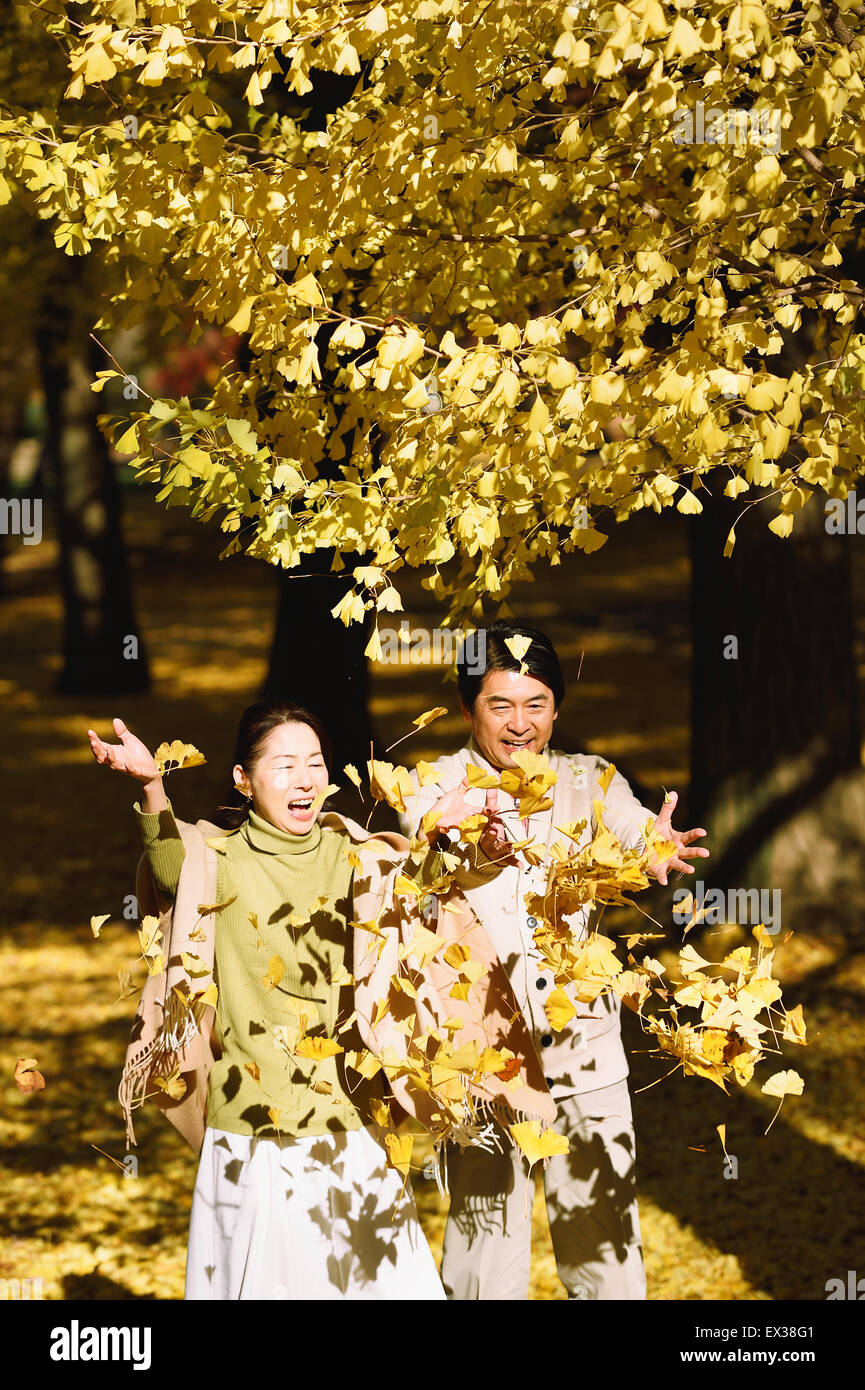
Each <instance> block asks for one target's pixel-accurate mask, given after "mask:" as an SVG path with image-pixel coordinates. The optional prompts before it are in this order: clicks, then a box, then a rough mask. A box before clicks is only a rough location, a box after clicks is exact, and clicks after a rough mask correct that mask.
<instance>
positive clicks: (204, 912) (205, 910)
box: [198, 893, 252, 917]
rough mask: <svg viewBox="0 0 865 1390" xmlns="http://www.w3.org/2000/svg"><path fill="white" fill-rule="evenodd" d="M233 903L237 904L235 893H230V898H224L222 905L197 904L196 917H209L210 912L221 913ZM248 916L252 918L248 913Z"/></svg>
mask: <svg viewBox="0 0 865 1390" xmlns="http://www.w3.org/2000/svg"><path fill="white" fill-rule="evenodd" d="M234 902H237V894H236V893H232V895H231V897H230V898H226V899H225V902H222V903H199V904H198V915H199V917H209V916H210V914H211V912H221V911H222V909H223V908H224V907H230V906H231V904H232V903H234ZM250 916H252V913H250Z"/></svg>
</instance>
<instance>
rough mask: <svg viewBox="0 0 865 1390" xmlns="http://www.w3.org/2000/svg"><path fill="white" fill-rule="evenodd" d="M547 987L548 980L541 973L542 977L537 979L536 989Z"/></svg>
mask: <svg viewBox="0 0 865 1390" xmlns="http://www.w3.org/2000/svg"><path fill="white" fill-rule="evenodd" d="M546 987H547V982H546V979H545V977H544V976H543V975H541V977H540V979H537V980H535V989H546Z"/></svg>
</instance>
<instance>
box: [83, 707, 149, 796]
mask: <svg viewBox="0 0 865 1390" xmlns="http://www.w3.org/2000/svg"><path fill="white" fill-rule="evenodd" d="M114 732H115V733H116V735H117V737H118V738H119V739H120V742H119V743H105V742H104V741H103V740H102V739H101V738H100V737H99V735H98V734H97V733H96V731H95V730H94V729H88V730H87V734H88V737H89V739H90V747H91V749H92V750H93V756H94V758H95V759H96V761H97V762H98V763H107V765H108V766H109V767H111V768H113V769H114V771H115V772H125V773H126V774H127V775H128V776H129V777H134V778H135V780H136V782H142V783H144V785H145V786H146V785H147V783H148V782H157V781H158V780H159V778H160V776H161V774H160V771H159V768H158V767H157V766H156V762H155V760H154V757H153V754H152V753H151V752H150V749H149V748H147V747H145V745H144V744H143V743H142V742H141V739H140V738H136V737H135V735H134V734H133V733H130V731H129V730H128V729H127V727H126V725H125V724H124V722H123V720H122V719H115V720H114Z"/></svg>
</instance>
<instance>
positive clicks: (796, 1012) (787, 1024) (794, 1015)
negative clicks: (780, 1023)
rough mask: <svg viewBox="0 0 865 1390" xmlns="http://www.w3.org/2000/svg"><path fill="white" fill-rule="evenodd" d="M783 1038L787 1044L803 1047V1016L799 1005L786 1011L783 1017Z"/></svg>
mask: <svg viewBox="0 0 865 1390" xmlns="http://www.w3.org/2000/svg"><path fill="white" fill-rule="evenodd" d="M784 1037H785V1038H786V1039H787V1041H788V1042H794V1043H801V1045H802V1046H803V1047H804V1046H805V1016H804V1014H803V1012H802V1005H801V1004H797V1005H796V1007H795V1009H788V1010H787V1013H786V1015H785V1017H784Z"/></svg>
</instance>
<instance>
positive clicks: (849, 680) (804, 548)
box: [689, 494, 865, 933]
mask: <svg viewBox="0 0 865 1390" xmlns="http://www.w3.org/2000/svg"><path fill="white" fill-rule="evenodd" d="M703 497H705V494H703ZM742 510H743V503H742V501H741V500H736V501H731V500H729V499H725V498H718V497H716V498H713V499H712V500H710V501H709V502H708V503H705V502H704V511H703V513H702V515H701V516H698V517H695V518H693V521H692V526H691V565H692V570H691V576H692V577H691V604H692V626H693V681H692V721H691V723H692V741H691V769H692V771H691V794H690V820H689V824H691V825H703V826H705V827H706V829H707V830H708V831H709V839H708V844H709V848H710V850H711V852H712V856H713V857H712V858H711V859H710V860H708V861H706V867H703V865H702V864H700V863H699V861H694V863H695V867H696V872H695V875H694V880H692V882H694V881H696V880H698V879H702V880H703V881H704V882H705V883H706V884H711V885H712V886H717V887H720V888H725V889H726V888H731V887H742V888H767V889H773V888H776V887H777V888H781V889H782V894H783V897H782V900H781V901H783V907H784V924H785V926H789V925H791V924H792V916H793V914H795V915H796V917H797V918H800V919H801V914H802V912H807V913H808V914H810V915H811V917H812V920H813V914H814V913H815V912H817V913H820V912H822V913H824V914H825V913H826V912H827V911H828V912H829V913H830V914H831V913H832V911H833V910H834V907H835V906H836V903H837V896H838V888H839V885H841V884H842V883H846V884H847V886H848V887H849V889H850V891H851V893H852V894H853V899H855V902H857V903H858V904H859V906H858V908H854V901H852V900H851V901H848V902H847V904H846V909H850V910H852V911H855V912H856V913H859V914H861V911H862V896H863V894H862V888H861V886H860V885H861V880H862V877H863V873H862V870H863V863H862V857H863V856H862V850H861V848H860V849H859V850H858V852H856V853H854V854H851V853H850V846H851V844H852V845H858V844H859V843H860V842H861V824H862V817H863V813H865V791H863V779H862V777H861V774H860V771H859V767H860V743H859V709H858V697H857V684H856V665H855V656H854V631H853V617H852V607H851V589H850V567H849V551H848V538H847V537H846V536H843V535H832V534H827V532H826V529H825V518H824V514H823V500H822V495H819V494H818V495H817V496H815V497H814V499H813V502H812V503H811V504H810V505H809V507H807V508H806V510H805V512H804V513H801V514H799V515H798V516H797V518H796V523H795V529H794V531H793V534H792V535H791V536H790V537H789V538H788V539H780V538H778V537H776V536H774V535H773V534H772V533H771V532H769V531H767V529H766V522H767V520H768V518H767V516H766V508H762V507H754V508H752V509H751V510H750V511H748V512H747V514H746V515H745V516H744V517H743V518H742V520H741V521H740V522H739V523H738V525H737V527H736V537H737V539H736V545H735V549H734V551H733V554H732V556H731V557H730V558H729V559H724V558H723V555H722V552H723V547H724V542H725V539H726V536H727V533H728V532H729V530H730V527H731V526H732V524H733V522H734V521H735V520H736V518H737V517H738V516H739V515H740V513H741V512H742ZM857 824H858V830H857ZM830 892H831V893H832V895H833V897H835V899H836V903H833V902H829V901H827V895H828V894H829V893H830ZM774 930H775V929H774V927H773V933H774Z"/></svg>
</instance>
